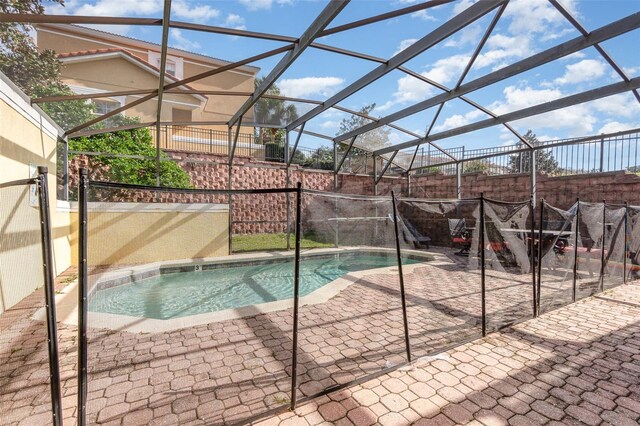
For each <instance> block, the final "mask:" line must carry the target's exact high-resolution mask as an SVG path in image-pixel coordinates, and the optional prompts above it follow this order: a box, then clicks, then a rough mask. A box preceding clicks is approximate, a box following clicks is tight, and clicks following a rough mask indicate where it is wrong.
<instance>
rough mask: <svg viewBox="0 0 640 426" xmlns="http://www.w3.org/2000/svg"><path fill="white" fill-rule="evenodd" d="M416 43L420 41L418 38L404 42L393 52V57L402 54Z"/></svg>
mask: <svg viewBox="0 0 640 426" xmlns="http://www.w3.org/2000/svg"><path fill="white" fill-rule="evenodd" d="M416 41H418V39H417V38H408V39H405V40H402V41H401V42H400V44H399V45H398V48H397V49H396V51H395V52H393V54H392V55H391V56H396V55H397V54H398V53H400V52H402V51H403V50H404V49H406V48H407V47H409V46H411V45H412V44H413V43H415V42H416Z"/></svg>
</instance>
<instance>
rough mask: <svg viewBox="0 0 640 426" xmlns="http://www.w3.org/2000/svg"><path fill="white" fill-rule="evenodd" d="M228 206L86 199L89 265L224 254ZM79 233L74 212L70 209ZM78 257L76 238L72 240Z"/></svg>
mask: <svg viewBox="0 0 640 426" xmlns="http://www.w3.org/2000/svg"><path fill="white" fill-rule="evenodd" d="M228 211H229V210H228V206H227V205H222V204H171V203H163V204H161V205H160V204H153V203H89V218H88V224H89V228H88V231H87V232H88V237H89V244H88V246H87V258H88V262H89V265H90V266H98V265H132V264H141V263H152V262H158V261H162V260H179V259H199V258H205V257H215V256H224V255H227V254H228V253H229V250H228V249H229V238H228V235H229V233H228V220H229V215H228ZM71 217H72V229H73V235H74V236H75V235H78V214H77V211H74V212H73V213H72V214H71ZM72 253H73V254H74V259H73V260H74V262H77V253H78V248H77V240H76V239H75V238H74V240H73V245H72Z"/></svg>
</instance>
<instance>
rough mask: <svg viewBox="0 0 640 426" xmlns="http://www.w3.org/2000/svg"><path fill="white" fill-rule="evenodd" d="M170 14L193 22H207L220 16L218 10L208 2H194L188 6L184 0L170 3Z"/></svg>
mask: <svg viewBox="0 0 640 426" xmlns="http://www.w3.org/2000/svg"><path fill="white" fill-rule="evenodd" d="M171 14H172V15H175V16H176V17H178V18H184V19H188V20H189V21H193V22H207V21H209V20H211V19H213V18H217V17H218V16H220V11H219V10H218V9H214V8H212V7H211V6H209V5H208V4H195V5H193V6H192V7H190V6H189V4H188V3H187V1H186V0H181V1H175V2H172V3H171Z"/></svg>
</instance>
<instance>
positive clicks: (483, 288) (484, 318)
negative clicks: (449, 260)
mask: <svg viewBox="0 0 640 426" xmlns="http://www.w3.org/2000/svg"><path fill="white" fill-rule="evenodd" d="M484 251H485V235H484V193H482V192H481V193H480V292H481V296H482V336H483V337H484V336H486V335H487V301H486V296H487V294H486V283H485V281H486V277H485V275H486V274H485V272H486V266H485V253H484Z"/></svg>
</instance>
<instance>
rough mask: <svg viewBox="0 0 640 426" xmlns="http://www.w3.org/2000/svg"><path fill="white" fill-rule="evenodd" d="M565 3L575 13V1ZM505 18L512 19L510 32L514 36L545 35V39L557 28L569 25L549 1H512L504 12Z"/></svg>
mask: <svg viewBox="0 0 640 426" xmlns="http://www.w3.org/2000/svg"><path fill="white" fill-rule="evenodd" d="M563 3H564V4H563V5H564V6H565V8H567V9H569V10H570V11H573V12H575V4H574V3H575V2H574V0H571V1H565V2H563ZM574 16H575V15H574ZM504 18H508V19H511V22H510V24H509V32H511V33H512V34H523V33H527V34H534V33H543V34H545V37H550V36H551V33H553V31H554V30H555V29H556V27H559V26H568V25H569V24H568V23H567V20H566V19H565V17H564V16H562V15H561V14H560V12H558V11H557V10H556V8H555V7H553V5H551V3H549V2H548V1H547V0H512V1H510V2H509V5H508V6H507V8H506V10H505V12H504Z"/></svg>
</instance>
